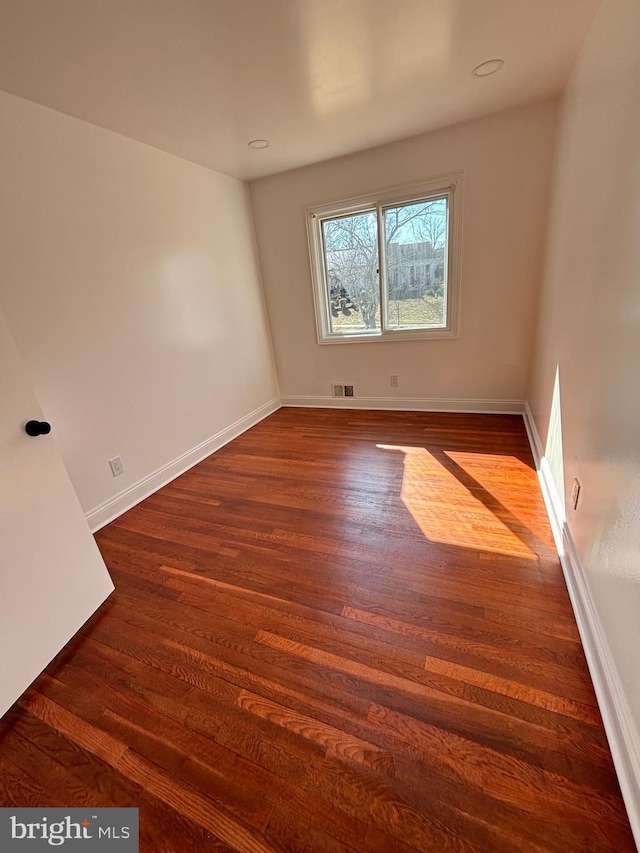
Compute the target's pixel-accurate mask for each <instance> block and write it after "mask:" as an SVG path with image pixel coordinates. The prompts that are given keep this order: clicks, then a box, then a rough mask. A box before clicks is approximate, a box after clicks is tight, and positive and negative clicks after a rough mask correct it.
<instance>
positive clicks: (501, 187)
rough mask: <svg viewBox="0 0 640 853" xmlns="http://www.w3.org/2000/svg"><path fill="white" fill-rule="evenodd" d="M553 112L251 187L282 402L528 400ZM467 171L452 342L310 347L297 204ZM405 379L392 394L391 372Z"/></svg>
mask: <svg viewBox="0 0 640 853" xmlns="http://www.w3.org/2000/svg"><path fill="white" fill-rule="evenodd" d="M556 110H557V103H556V102H555V101H554V102H545V103H542V104H537V105H534V106H530V107H525V108H520V109H514V110H510V111H508V112H503V113H500V114H497V115H494V116H490V117H488V118H483V119H480V120H476V121H472V122H468V123H465V124H461V125H457V126H455V127H451V128H447V129H445V130H441V131H437V132H434V133H429V134H424V135H422V136H417V137H414V138H411V139H407V140H404V141H402V142H397V143H393V144H391V145H385V146H383V147H380V148H374V149H370V150H367V151H363V152H360V153H358V154H354V155H351V156H348V157H342V158H339V159H336V160H330V161H327V162H324V163H319V164H317V165H314V166H309V167H305V168H303V169H297V170H294V171H291V172H285V173H283V174H279V175H275V176H273V177H269V178H263V179H261V180H257V181H253V182H252V183H251V184H250V189H251V200H252V206H253V212H254V219H255V224H256V234H257V239H258V247H259V253H260V260H261V265H262V272H263V279H264V284H265V292H266V296H267V305H268V310H269V317H270V322H271V330H272V336H273V341H274V350H275V353H276V361H277V367H278V376H279V381H280V388H281V392H282V394H283V396H284V397H285V399H287V398H290V397H292V396H293V397H295V396H300V397H309V396H312V397H314V396H315V397H323V396H326V395H328V394H329V393H330V385H331V382H334V381H335V382H351V383H354V384H355V386H356V394H357V395H358V396H359V397H366V398H375V399H377V400H380V399H382V398H391V397H392V395H395V397H396V398H397V399H398V400H402V401H404V402H405V403H406V400H407V399H411V398H414V399H422V400H424V399H425V398H438V399H440V400H450V399H452V398H458V399H463V400H469V399H480V400H498V401H504V400H506V401H509V400H523V399H524V394H525V386H526V377H527V369H528V360H529V354H530V347H531V342H532V337H533V315H534V309H535V304H536V292H537V289H538V287H539V279H540V275H541V271H542V258H543V238H544V232H545V228H546V213H547V204H548V186H549V176H550V169H551V161H552V149H553V142H554V128H555V120H556ZM460 169H462V170H464V200H463V237H462V278H461V320H460V328H459V337H458V338H457V339H453V340H451V339H448V340H431V341H408V342H402V343H400V342H398V343H396V342H388V341H385V342H367V343H358V344H351V345H349V344H347V345H344V344H341V345H337V344H336V345H325V346H319V345H318V344H317V343H316V332H315V324H314V312H313V296H312V289H311V277H310V270H309V257H308V249H307V237H306V230H305V217H304V213H303V211H304V208H305V207H307V206H310V205H314V204H321V203H326V202H331V201H337V200H340V199H345V198H349V197H352V196H357V195H363V194H366V193H369V192H371V191H375V190H378V189H383V188H386V187H394V186H402V185H406V184H411V183H412V182H418V181H422V180H425V179H428V178H431V177H435V176H438V175H441V174H444V173H450V172H452V171H456V170H460ZM391 373H396V374H398V375H399V377H400V387H399V388H397V389H391V388H390V386H389V374H391Z"/></svg>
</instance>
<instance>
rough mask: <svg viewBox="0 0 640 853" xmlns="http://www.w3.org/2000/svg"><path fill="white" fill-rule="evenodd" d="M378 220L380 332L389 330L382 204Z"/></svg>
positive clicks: (378, 205) (377, 209) (377, 211)
mask: <svg viewBox="0 0 640 853" xmlns="http://www.w3.org/2000/svg"><path fill="white" fill-rule="evenodd" d="M376 215H377V222H378V298H379V299H380V333H381V334H384V333H385V332H386V331H387V299H386V295H385V294H386V290H387V273H386V260H387V256H386V246H385V231H384V211H383V209H382V205H380V204H377V205H376Z"/></svg>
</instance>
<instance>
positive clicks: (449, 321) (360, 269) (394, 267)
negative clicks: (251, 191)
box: [307, 174, 462, 343]
mask: <svg viewBox="0 0 640 853" xmlns="http://www.w3.org/2000/svg"><path fill="white" fill-rule="evenodd" d="M461 184H462V175H461V174H457V175H454V176H447V177H446V178H442V179H439V180H437V181H431V182H429V183H425V184H420V185H419V186H414V187H411V188H404V189H401V190H394V191H388V192H383V193H377V194H375V195H371V196H367V197H364V198H357V199H351V200H349V201H344V202H339V203H337V204H332V205H324V206H323V207H317V208H312V209H309V210H308V211H307V224H308V233H309V247H310V253H311V269H312V275H313V283H314V297H315V307H316V322H317V328H318V342H319V343H347V342H354V341H371V340H372V339H374V340H399V339H407V338H423V337H454V336H455V334H456V325H457V323H456V321H457V313H458V265H459V264H458V255H459V244H460V233H459V232H460V225H459V221H460V194H461Z"/></svg>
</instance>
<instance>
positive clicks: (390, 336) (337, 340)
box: [318, 329, 458, 346]
mask: <svg viewBox="0 0 640 853" xmlns="http://www.w3.org/2000/svg"><path fill="white" fill-rule="evenodd" d="M457 337H458V334H457V332H454V331H452V330H451V329H428V330H419V329H406V330H405V331H398V332H382V333H378V334H365V333H363V334H361V335H331V336H329V335H327V336H326V337H321V338H318V344H320V346H324V345H325V344H363V343H364V344H374V343H375V344H377V343H382V342H385V343H386V342H388V341H396V342H397V341H428V340H441V339H442V338H457Z"/></svg>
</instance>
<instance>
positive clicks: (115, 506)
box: [86, 398, 280, 533]
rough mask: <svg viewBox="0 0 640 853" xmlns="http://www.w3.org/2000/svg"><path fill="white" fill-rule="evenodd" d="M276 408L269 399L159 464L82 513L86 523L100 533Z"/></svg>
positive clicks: (275, 399) (277, 399) (277, 405)
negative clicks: (224, 427)
mask: <svg viewBox="0 0 640 853" xmlns="http://www.w3.org/2000/svg"><path fill="white" fill-rule="evenodd" d="M279 408H280V400H279V398H274V399H273V400H269V402H268V403H265V404H264V405H263V406H260V407H259V408H257V409H255V410H254V411H253V412H250V413H249V414H248V415H246V416H245V417H244V418H240V420H238V421H236V422H235V423H233V424H231V426H229V427H227V428H226V429H223V430H221V431H220V432H218V433H216V435H213V436H211V438H208V439H206V441H203V442H202V443H201V444H199V445H198V446H197V447H194V448H192V449H191V450H188V451H187V452H186V453H183V454H182V455H181V456H178V458H177V459H174V460H173V461H172V462H169V463H168V464H167V465H163V466H162V468H158V470H157V471H154V472H153V473H152V474H149V475H148V476H146V477H143V478H142V480H138V482H137V483H134V484H133V485H132V486H129V488H128V489H125V490H124V491H123V492H120V493H119V494H117V495H116V496H115V497H113V498H110V499H109V500H108V501H105V502H104V503H103V504H100V506H97V507H95V508H94V509H92V510H90V511H89V512H88V513H86V519H87V521H88V522H89V527H90V528H91V531H92V532H93V533H95V532H96V530H100V528H101V527H104V526H105V524H108V523H109V522H110V521H113V520H114V518H117V517H118V516H119V515H122V513H123V512H126V511H127V510H128V509H131V507H133V506H135V505H136V504H137V503H140V501H142V500H144V499H145V498H148V497H149V495H151V494H153V493H154V492H157V491H158V489H161V488H162V486H166V485H167V483H170V482H171V480H175V478H176V477H179V476H180V474H184V472H185V471H188V470H189V468H192V467H193V466H194V465H197V464H198V462H201V461H202V460H203V459H205V458H206V457H207V456H210V455H211V454H212V453H214V452H215V451H216V450H219V449H220V448H221V447H224V445H225V444H228V443H229V442H230V441H232V440H233V439H234V438H237V437H238V436H239V435H242V433H243V432H246V431H247V430H248V429H250V428H251V427H252V426H255V425H256V424H257V423H259V422H260V421H261V420H264V418H266V417H268V416H269V415H271V414H273V412H276V411H277V410H278V409H279Z"/></svg>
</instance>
